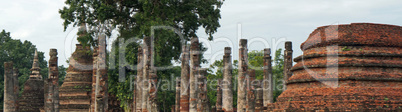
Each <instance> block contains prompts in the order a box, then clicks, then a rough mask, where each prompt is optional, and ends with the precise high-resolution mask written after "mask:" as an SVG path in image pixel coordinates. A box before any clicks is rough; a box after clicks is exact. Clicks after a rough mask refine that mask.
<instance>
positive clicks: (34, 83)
mask: <svg viewBox="0 0 402 112" xmlns="http://www.w3.org/2000/svg"><path fill="white" fill-rule="evenodd" d="M31 71H32V73H31V74H30V75H29V79H28V80H27V81H26V82H25V84H24V92H22V95H21V97H20V98H19V112H39V111H40V108H43V106H44V101H45V100H44V97H45V96H44V88H43V87H44V81H43V79H42V75H41V74H40V68H39V61H38V53H37V52H36V51H35V55H34V60H33V64H32V68H31Z"/></svg>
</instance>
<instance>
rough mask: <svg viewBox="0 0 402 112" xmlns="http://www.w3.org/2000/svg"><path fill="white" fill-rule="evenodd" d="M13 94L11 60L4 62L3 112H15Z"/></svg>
mask: <svg viewBox="0 0 402 112" xmlns="http://www.w3.org/2000/svg"><path fill="white" fill-rule="evenodd" d="M15 96H16V95H14V78H13V62H4V105H3V111H4V112H17V110H16V109H17V108H16V105H15V103H16V101H17V98H16V97H15Z"/></svg>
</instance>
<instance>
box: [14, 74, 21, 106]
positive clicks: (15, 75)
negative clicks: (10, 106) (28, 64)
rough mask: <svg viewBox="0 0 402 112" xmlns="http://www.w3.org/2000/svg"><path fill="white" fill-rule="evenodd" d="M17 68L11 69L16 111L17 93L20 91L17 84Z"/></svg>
mask: <svg viewBox="0 0 402 112" xmlns="http://www.w3.org/2000/svg"><path fill="white" fill-rule="evenodd" d="M18 75H19V71H18V68H14V69H13V82H14V85H13V86H14V98H15V104H14V105H15V111H18V100H17V99H18V94H19V93H20V86H19V85H18Z"/></svg>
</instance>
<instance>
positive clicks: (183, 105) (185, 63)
mask: <svg viewBox="0 0 402 112" xmlns="http://www.w3.org/2000/svg"><path fill="white" fill-rule="evenodd" d="M189 50H190V47H189V45H184V46H183V47H182V52H183V53H182V55H181V56H182V58H181V59H182V61H181V83H180V112H188V111H189V103H190V102H189V98H190V88H189V87H190V83H189V81H190V65H189V60H190V54H189Z"/></svg>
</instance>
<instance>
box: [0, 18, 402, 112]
mask: <svg viewBox="0 0 402 112" xmlns="http://www.w3.org/2000/svg"><path fill="white" fill-rule="evenodd" d="M151 40H152V38H151V37H145V38H144V45H142V46H141V47H140V48H139V49H138V58H137V59H138V66H137V76H136V77H135V78H136V80H135V82H136V83H135V86H134V89H133V93H134V96H133V98H134V99H133V104H132V111H135V112H156V111H158V110H157V109H158V103H157V102H156V98H157V96H156V92H157V89H155V88H154V87H155V86H156V85H155V82H157V78H158V77H157V75H156V73H157V71H156V69H155V67H154V66H153V60H152V58H151V56H152V52H151V46H150V44H151V43H150V42H151ZM99 43H100V45H99V46H98V48H94V49H93V52H88V51H91V49H90V48H89V47H84V46H82V45H80V44H77V45H76V49H75V52H74V53H73V54H72V56H71V58H70V63H69V68H68V70H67V75H66V77H65V79H64V83H63V85H62V86H61V87H58V84H57V82H58V77H59V76H58V72H57V71H58V70H57V66H58V65H57V50H56V49H51V50H50V52H49V54H50V60H49V77H48V79H46V80H45V81H44V80H43V79H42V75H41V74H40V73H39V70H40V68H39V65H38V59H37V58H38V57H37V53H35V58H34V62H33V66H32V69H31V71H32V73H31V75H30V77H29V79H28V81H27V82H26V83H25V87H24V92H23V93H22V96H21V97H20V98H17V96H16V94H17V93H18V80H17V76H18V75H17V74H18V70H13V65H12V62H6V63H4V65H5V68H4V69H5V77H4V84H5V88H4V96H5V98H4V102H5V103H4V111H5V112H15V111H19V112H24V111H26V112H39V111H46V112H59V111H61V112H71V111H75V112H88V111H90V112H107V111H108V112H122V111H123V110H122V109H121V108H120V107H119V101H118V100H116V99H117V98H116V97H115V96H113V95H110V94H108V93H107V79H108V77H107V67H106V60H105V57H106V52H105V49H106V45H105V44H104V43H105V38H104V37H99ZM239 43H240V44H239V68H238V70H239V71H238V80H236V81H237V84H238V86H237V91H233V87H234V85H233V83H234V82H232V76H233V75H235V74H232V69H233V68H232V56H231V53H232V51H231V48H230V47H225V48H224V55H223V69H222V72H223V79H220V80H219V82H218V88H217V89H216V90H217V103H216V104H214V105H215V107H212V108H211V107H209V105H210V104H209V103H210V102H209V100H208V98H207V92H208V91H207V89H206V88H207V87H209V86H208V85H207V83H205V80H206V75H207V73H206V69H205V68H201V66H200V57H201V55H200V52H199V51H200V48H199V47H200V43H199V40H198V38H192V39H191V43H190V45H187V44H185V45H184V46H182V52H183V53H182V58H181V61H182V63H181V64H182V65H181V69H182V71H181V77H178V78H176V91H174V92H175V97H176V99H175V103H176V104H175V105H174V106H172V111H173V112H211V111H217V112H235V111H237V112H272V111H274V112H283V111H286V112H294V111H296V112H297V111H323V112H327V111H402V109H401V108H402V100H401V99H402V74H401V73H402V59H401V57H402V27H400V26H393V25H383V24H371V23H353V24H347V25H330V26H322V27H319V28H317V29H316V30H314V31H313V32H312V33H311V34H310V36H309V38H308V39H307V40H306V41H305V42H304V43H303V44H302V45H301V49H302V50H303V52H304V53H303V55H302V56H299V57H297V58H295V59H293V56H292V55H293V49H292V43H291V42H285V51H284V67H283V68H284V74H283V75H284V82H285V86H284V89H285V91H284V92H283V93H282V94H281V95H280V96H279V97H278V98H277V101H276V102H274V99H273V88H274V87H273V82H274V79H273V73H272V64H271V61H272V58H271V49H269V48H265V49H264V53H263V63H264V67H263V80H256V79H255V75H256V73H255V70H253V69H250V68H249V67H248V60H247V59H248V54H247V52H248V49H247V40H246V39H241V40H240V42H239ZM293 61H295V62H297V64H296V65H294V66H293ZM255 82H257V84H254V83H255ZM233 92H237V93H238V96H237V108H235V107H233V94H232V93H233Z"/></svg>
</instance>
